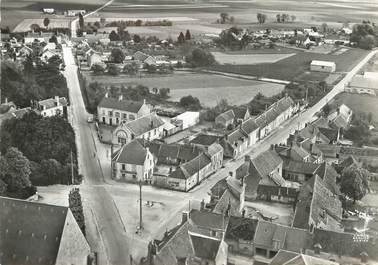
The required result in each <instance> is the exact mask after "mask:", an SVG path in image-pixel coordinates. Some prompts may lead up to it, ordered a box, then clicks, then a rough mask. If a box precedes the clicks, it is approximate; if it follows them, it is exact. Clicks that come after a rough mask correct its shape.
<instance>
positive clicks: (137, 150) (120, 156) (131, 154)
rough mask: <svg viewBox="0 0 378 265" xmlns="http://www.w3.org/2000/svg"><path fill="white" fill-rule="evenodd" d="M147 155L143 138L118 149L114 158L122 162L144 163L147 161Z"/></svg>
mask: <svg viewBox="0 0 378 265" xmlns="http://www.w3.org/2000/svg"><path fill="white" fill-rule="evenodd" d="M146 155H147V150H146V148H145V147H144V143H143V140H141V139H135V140H133V141H132V142H130V143H129V144H126V145H124V146H122V147H121V148H120V149H119V150H118V151H116V152H115V153H114V154H113V156H112V160H113V161H115V162H117V163H122V164H131V165H143V164H144V162H145V161H146Z"/></svg>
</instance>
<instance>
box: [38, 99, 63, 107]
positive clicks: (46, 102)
mask: <svg viewBox="0 0 378 265" xmlns="http://www.w3.org/2000/svg"><path fill="white" fill-rule="evenodd" d="M38 104H39V105H41V106H45V107H46V109H51V108H54V107H56V100H55V98H48V99H44V100H41V101H39V102H38ZM59 104H60V105H62V106H67V100H66V98H65V97H60V98H59Z"/></svg>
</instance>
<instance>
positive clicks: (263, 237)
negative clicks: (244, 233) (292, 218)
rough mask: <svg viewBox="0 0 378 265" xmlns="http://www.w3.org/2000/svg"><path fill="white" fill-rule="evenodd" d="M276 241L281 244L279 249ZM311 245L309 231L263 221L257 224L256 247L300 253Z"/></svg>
mask: <svg viewBox="0 0 378 265" xmlns="http://www.w3.org/2000/svg"><path fill="white" fill-rule="evenodd" d="M274 241H276V242H278V243H279V247H278V249H277V248H276V246H275V244H274ZM310 243H311V234H310V233H309V232H308V231H307V230H304V229H298V228H295V227H289V226H284V225H281V224H277V223H272V222H267V221H262V220H259V222H258V224H257V228H256V232H255V240H254V244H255V245H256V247H260V246H261V247H264V248H267V249H276V250H279V249H285V250H289V251H295V252H300V251H301V250H302V249H306V248H308V247H309V244H310Z"/></svg>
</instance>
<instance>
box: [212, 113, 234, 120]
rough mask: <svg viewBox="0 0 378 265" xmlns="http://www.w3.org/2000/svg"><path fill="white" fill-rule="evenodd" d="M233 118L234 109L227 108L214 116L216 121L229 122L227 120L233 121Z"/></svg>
mask: <svg viewBox="0 0 378 265" xmlns="http://www.w3.org/2000/svg"><path fill="white" fill-rule="evenodd" d="M234 118H235V114H234V111H233V110H228V111H226V112H223V113H221V114H219V115H218V116H217V117H216V118H215V120H216V121H218V120H221V121H223V122H229V121H233V119H234Z"/></svg>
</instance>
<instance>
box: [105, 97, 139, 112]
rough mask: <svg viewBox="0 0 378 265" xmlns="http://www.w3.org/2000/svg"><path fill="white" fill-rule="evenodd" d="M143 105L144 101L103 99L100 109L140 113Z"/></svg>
mask: <svg viewBox="0 0 378 265" xmlns="http://www.w3.org/2000/svg"><path fill="white" fill-rule="evenodd" d="M143 105H144V102H143V101H132V100H119V99H116V98H109V97H103V99H102V100H101V101H100V103H99V104H98V107H100V108H108V109H115V110H122V111H127V112H131V113H138V112H139V110H140V108H141V107H142V106H143Z"/></svg>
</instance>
